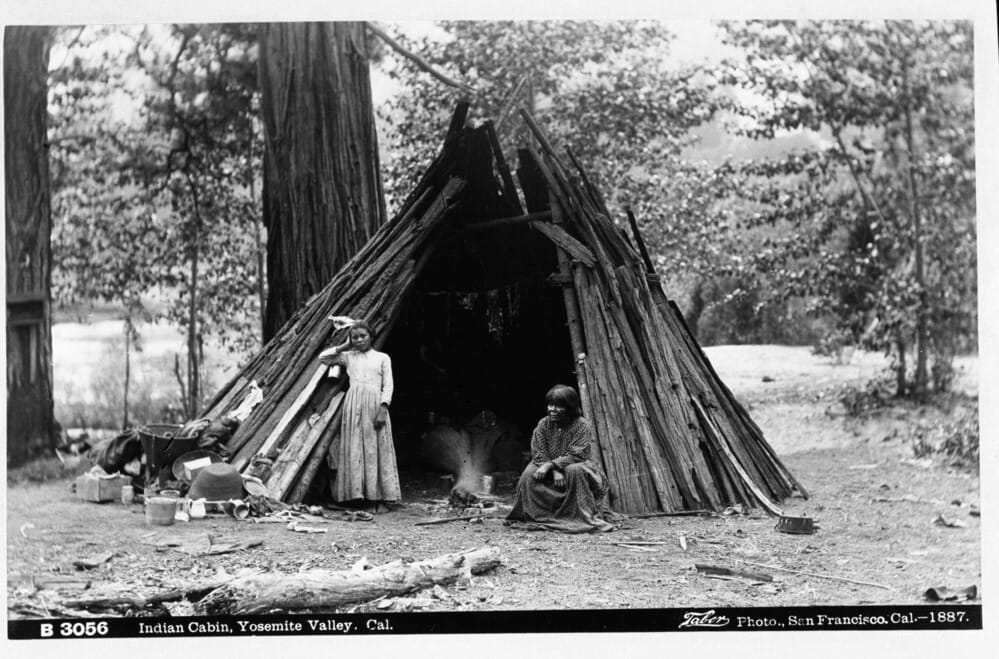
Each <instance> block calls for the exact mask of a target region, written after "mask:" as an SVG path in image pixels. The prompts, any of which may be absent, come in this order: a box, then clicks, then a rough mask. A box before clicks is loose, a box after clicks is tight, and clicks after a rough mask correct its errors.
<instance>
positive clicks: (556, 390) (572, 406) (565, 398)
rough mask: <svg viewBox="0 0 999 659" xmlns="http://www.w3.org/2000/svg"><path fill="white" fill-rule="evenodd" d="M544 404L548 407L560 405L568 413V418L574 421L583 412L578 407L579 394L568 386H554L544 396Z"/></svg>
mask: <svg viewBox="0 0 999 659" xmlns="http://www.w3.org/2000/svg"><path fill="white" fill-rule="evenodd" d="M545 402H546V403H548V404H549V405H561V406H562V407H564V408H565V409H566V411H567V412H568V413H569V418H571V419H575V418H576V417H577V416H582V414H583V410H582V409H581V408H580V406H579V394H577V393H576V390H575V389H573V388H572V387H570V386H567V385H564V384H556V385H555V386H554V387H552V388H551V389H549V390H548V393H547V394H545Z"/></svg>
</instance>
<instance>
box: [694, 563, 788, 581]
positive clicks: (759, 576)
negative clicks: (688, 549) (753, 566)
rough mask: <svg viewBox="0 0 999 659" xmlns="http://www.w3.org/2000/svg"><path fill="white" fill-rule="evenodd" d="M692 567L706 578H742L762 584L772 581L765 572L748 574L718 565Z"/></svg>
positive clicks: (696, 565)
mask: <svg viewBox="0 0 999 659" xmlns="http://www.w3.org/2000/svg"><path fill="white" fill-rule="evenodd" d="M694 567H695V568H696V569H697V571H698V572H700V573H702V574H705V575H707V576H724V577H742V578H744V579H751V580H753V581H762V582H769V581H773V580H774V578H773V575H770V574H767V573H765V572H750V571H748V570H740V569H738V568H731V567H723V566H719V565H705V564H703V563H694Z"/></svg>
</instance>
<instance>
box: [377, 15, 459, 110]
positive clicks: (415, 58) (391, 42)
mask: <svg viewBox="0 0 999 659" xmlns="http://www.w3.org/2000/svg"><path fill="white" fill-rule="evenodd" d="M365 25H366V26H367V28H368V29H369V30H371V32H372V33H373V34H374V35H375V36H376V37H378V38H379V39H381V40H382V41H384V42H385V43H386V44H388V46H389V47H390V48H391V49H392V50H394V51H395V52H397V53H399V54H400V55H402V56H403V57H405V58H406V59H408V60H409V61H411V62H412V63H413V64H415V65H416V66H417V68H419V69H420V70H422V71H426V72H427V73H429V74H430V75H432V76H433V77H434V78H436V79H437V80H439V81H441V82H443V83H444V84H445V85H448V86H449V87H454V88H455V89H459V90H461V91H463V92H465V93H466V94H470V95H472V96H474V95H475V94H476V93H477V92H476V91H475V89H474V88H473V87H471V86H469V85H466V84H464V83H462V82H458V81H457V80H452V79H451V78H449V77H448V76H446V75H444V74H443V73H441V72H440V71H439V70H438V69H436V68H434V67H433V65H431V64H430V63H429V62H428V61H427V60H425V59H423V58H422V57H420V56H419V55H417V54H416V53H414V52H413V51H411V50H409V49H407V48H406V47H405V46H403V45H402V44H401V43H399V42H398V41H396V40H395V39H393V38H392V37H390V36H389V35H388V33H386V32H385V31H384V30H382V29H380V28H378V27H375V25H374V24H372V23H365Z"/></svg>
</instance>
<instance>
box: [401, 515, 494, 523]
mask: <svg viewBox="0 0 999 659" xmlns="http://www.w3.org/2000/svg"><path fill="white" fill-rule="evenodd" d="M495 518H496V515H462V516H460V517H442V518H440V519H431V520H429V521H426V522H417V523H416V524H415V526H430V525H431V524H447V523H448V522H467V521H469V520H472V519H495Z"/></svg>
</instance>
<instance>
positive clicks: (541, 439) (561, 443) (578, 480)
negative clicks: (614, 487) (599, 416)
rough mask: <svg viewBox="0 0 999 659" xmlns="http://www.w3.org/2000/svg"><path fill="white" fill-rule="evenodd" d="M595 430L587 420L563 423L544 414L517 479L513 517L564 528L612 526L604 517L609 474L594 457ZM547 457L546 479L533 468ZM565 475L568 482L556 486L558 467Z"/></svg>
mask: <svg viewBox="0 0 999 659" xmlns="http://www.w3.org/2000/svg"><path fill="white" fill-rule="evenodd" d="M592 442H593V430H592V428H591V426H590V423H589V421H587V420H586V419H584V418H583V417H578V418H576V419H575V420H573V421H571V422H570V423H569V424H568V425H567V426H565V427H564V428H560V427H559V426H558V425H557V424H556V423H555V422H554V421H552V420H551V419H549V418H548V417H544V418H543V419H541V421H539V422H538V426H537V427H536V428H535V429H534V435H533V437H532V438H531V458H532V459H531V462H530V463H529V464H528V465H527V467H526V468H525V469H524V473H522V474H521V475H520V480H519V481H518V482H517V494H516V499H515V500H514V503H513V510H511V511H510V514H509V515H507V519H508V520H510V521H519V522H527V523H529V525H530V526H540V527H543V528H546V529H551V530H553V531H563V532H565V533H585V532H588V531H609V530H611V529H612V528H613V526H612V525H611V524H610V523H609V522H607V521H606V520H605V519H604V517H605V516H606V514H607V513H608V512H609V511H607V510H606V509H605V500H606V496H607V479H606V478H605V477H604V475H603V473H601V471H600V468H599V467H598V466H597V465H595V464H594V463H592V462H590V444H591V443H592ZM546 462H552V463H554V465H555V466H554V468H552V469H551V470H550V471H549V472H548V473H547V474H546V475H545V477H544V479H543V480H540V481H539V480H536V479H535V478H534V472H535V471H537V469H538V467H540V466H541V465H543V464H545V463H546ZM556 470H557V471H561V472H562V474H563V475H564V476H565V483H564V487H562V488H561V489H560V488H556V487H555V486H554V484H553V480H552V477H553V475H554V473H555V471H556Z"/></svg>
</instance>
